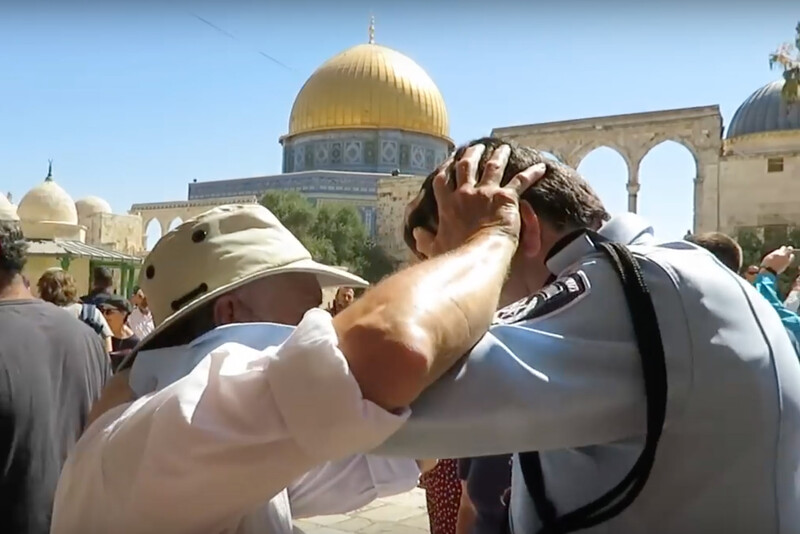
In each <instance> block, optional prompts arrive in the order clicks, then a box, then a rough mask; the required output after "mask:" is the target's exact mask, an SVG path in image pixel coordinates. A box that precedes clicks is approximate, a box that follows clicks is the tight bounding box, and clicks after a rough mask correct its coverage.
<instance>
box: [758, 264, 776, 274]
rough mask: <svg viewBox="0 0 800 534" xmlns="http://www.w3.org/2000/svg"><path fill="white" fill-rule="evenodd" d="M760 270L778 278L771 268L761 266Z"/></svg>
mask: <svg viewBox="0 0 800 534" xmlns="http://www.w3.org/2000/svg"><path fill="white" fill-rule="evenodd" d="M761 270H762V271H767V272H768V273H772V274H773V275H775V276H778V273H777V272H776V271H775V269H773V268H772V267H767V266H765V265H762V266H761Z"/></svg>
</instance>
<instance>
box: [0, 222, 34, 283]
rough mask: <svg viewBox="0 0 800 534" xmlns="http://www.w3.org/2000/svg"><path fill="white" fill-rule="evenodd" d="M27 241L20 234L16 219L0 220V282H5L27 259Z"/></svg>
mask: <svg viewBox="0 0 800 534" xmlns="http://www.w3.org/2000/svg"><path fill="white" fill-rule="evenodd" d="M27 250H28V242H27V241H25V238H24V237H23V235H22V228H21V227H20V225H19V223H18V222H17V221H0V283H2V284H6V283H8V282H10V281H11V279H12V278H13V277H14V276H16V275H17V274H21V273H22V269H23V268H24V267H25V264H26V263H27V261H28V257H27V254H26V252H27Z"/></svg>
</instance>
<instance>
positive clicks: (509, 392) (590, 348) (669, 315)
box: [377, 215, 800, 534]
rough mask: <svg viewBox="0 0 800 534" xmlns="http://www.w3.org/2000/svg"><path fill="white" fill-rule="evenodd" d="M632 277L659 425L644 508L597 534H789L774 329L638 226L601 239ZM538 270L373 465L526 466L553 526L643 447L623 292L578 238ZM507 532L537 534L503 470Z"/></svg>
mask: <svg viewBox="0 0 800 534" xmlns="http://www.w3.org/2000/svg"><path fill="white" fill-rule="evenodd" d="M600 233H601V235H605V237H607V238H609V239H611V240H615V241H620V242H624V243H628V244H629V245H630V249H631V250H632V251H633V252H634V254H635V255H636V257H637V258H638V259H639V260H640V263H641V264H642V270H643V272H644V278H645V281H646V284H647V286H648V287H649V290H650V293H651V295H652V300H653V303H654V306H655V309H656V315H657V318H658V323H659V327H660V331H661V336H662V339H663V346H664V352H665V360H666V368H667V380H668V400H667V409H666V423H665V426H664V431H663V434H662V436H661V441H660V444H659V447H658V450H657V455H656V459H655V465H654V467H653V470H652V472H651V474H650V478H649V481H648V483H647V485H646V486H645V487H644V490H643V491H642V493H641V494H640V495H639V496H638V498H637V499H636V500H635V501H634V502H633V504H631V505H630V506H629V507H628V508H627V509H626V510H624V511H623V512H622V513H621V514H620V515H618V516H617V517H615V518H613V519H611V520H609V521H607V522H605V523H602V524H600V525H598V526H595V527H592V528H590V529H587V530H584V531H582V532H587V533H592V534H596V533H609V534H639V533H644V532H647V533H649V534H660V533H663V534H674V533H678V532H681V533H684V534H691V533H706V532H726V533H728V534H731V533H743V534H745V533H747V534H751V533H755V532H758V533H767V532H769V533H780V534H789V533H794V532H800V478H798V475H800V365H798V361H797V357H796V355H795V352H794V349H793V347H792V345H791V343H790V340H789V337H788V335H787V332H786V330H785V329H784V327H783V325H782V324H781V321H780V319H779V318H778V316H777V315H776V314H775V312H774V311H773V310H772V309H771V307H770V304H769V303H768V302H766V301H765V300H764V299H763V298H762V297H761V296H760V295H759V294H758V292H757V291H756V290H755V289H754V288H753V287H751V286H750V285H749V284H747V283H746V282H745V281H744V280H742V279H741V278H740V277H739V276H737V275H736V274H735V273H733V272H731V271H730V270H729V269H727V268H725V267H724V266H723V265H722V264H721V263H719V261H718V260H716V258H714V257H713V256H712V255H711V254H710V253H709V252H707V251H706V250H704V249H701V248H699V247H697V246H695V245H693V244H690V243H687V242H682V241H681V242H675V243H666V244H658V245H657V244H655V243H654V240H653V236H652V229H650V228H649V226H648V225H647V224H646V223H644V222H643V221H642V220H641V219H639V218H638V217H636V216H632V215H626V216H624V217H623V218H614V219H612V221H610V222H609V223H608V225H606V227H604V228H603V229H602V230H601V232H600ZM556 249H557V251H556V252H555V253H554V254H552V256H551V257H550V258H549V259H548V261H547V266H548V267H549V269H550V271H551V272H552V273H553V274H554V275H556V276H557V284H558V288H560V289H558V290H554V289H553V288H554V287H556V286H551V287H550V288H546V289H545V290H543V291H542V292H541V293H540V294H539V295H538V296H537V297H536V298H533V299H526V300H525V301H523V302H521V303H520V304H518V305H517V306H516V308H512V309H510V310H506V311H505V315H506V316H508V315H509V314H511V315H513V314H516V315H517V317H519V318H521V320H520V321H519V322H517V323H515V324H498V325H496V326H494V327H493V328H492V329H491V331H490V333H488V334H487V335H486V336H485V337H484V338H483V339H482V340H481V341H480V342H479V343H478V344H477V345H476V347H475V348H474V349H473V350H472V352H471V353H470V354H469V355H468V357H467V358H465V360H464V361H463V362H462V363H461V364H460V365H459V366H458V367H457V368H454V369H453V370H451V372H450V373H449V374H447V375H445V377H443V378H442V379H441V380H440V381H439V382H437V383H436V384H434V385H433V386H432V387H431V388H430V389H428V390H427V391H426V392H425V393H423V395H422V396H421V397H420V399H419V400H418V401H417V402H416V403H415V404H414V405H412V407H411V408H412V414H411V416H410V418H409V420H408V421H407V422H406V423H405V424H404V426H403V427H401V429H400V430H399V431H398V432H397V433H395V434H393V435H392V436H391V437H390V438H389V439H388V440H387V441H386V442H385V443H384V445H382V446H381V447H379V449H378V451H377V452H379V453H381V454H387V455H401V456H410V457H440V458H453V457H468V456H479V455H493V454H501V453H509V452H523V451H539V452H540V458H541V463H542V470H543V474H544V480H545V487H546V490H547V494H548V496H549V498H550V500H551V502H553V504H554V505H555V507H556V510H557V512H558V514H559V515H563V514H564V513H567V512H570V511H572V510H574V509H576V508H578V507H580V506H582V505H584V504H586V503H588V502H591V501H593V500H594V499H596V498H598V497H599V496H601V495H602V494H604V493H606V491H608V490H609V489H610V488H611V487H613V486H614V485H616V484H617V483H618V482H620V480H622V478H623V477H624V476H625V475H626V474H627V473H628V471H629V470H630V469H631V467H632V465H633V463H634V462H635V461H636V459H637V458H638V456H639V454H640V452H641V451H642V448H643V443H644V437H645V435H646V406H647V402H646V397H645V391H644V383H643V375H642V366H641V362H640V355H639V351H638V349H637V344H636V338H635V336H634V332H633V327H632V322H631V317H630V312H629V311H628V306H627V304H626V301H625V298H624V295H623V290H622V285H621V282H620V280H619V278H618V277H617V274H616V273H615V272H614V270H613V268H612V265H611V263H610V262H609V260H608V259H607V257H606V256H604V255H602V254H601V253H599V252H598V251H597V250H596V249H595V247H594V245H593V244H592V243H591V241H590V239H589V238H588V237H587V235H586V234H580V235H577V236H574V235H573V236H572V237H571V239H570V240H568V242H566V243H560V244H559V245H558V246H557V247H556V248H554V250H556ZM510 510H511V518H510V520H511V521H510V522H511V530H512V532H514V533H516V534H532V533H535V532H537V531H538V529H539V528H540V527H541V521H540V519H539V517H538V516H537V513H536V511H535V508H534V506H533V503H532V500H531V499H530V496H529V492H528V491H527V488H526V487H525V482H524V480H523V477H522V474H521V471H520V467H519V462H517V461H515V462H514V469H513V485H512V495H511V508H510Z"/></svg>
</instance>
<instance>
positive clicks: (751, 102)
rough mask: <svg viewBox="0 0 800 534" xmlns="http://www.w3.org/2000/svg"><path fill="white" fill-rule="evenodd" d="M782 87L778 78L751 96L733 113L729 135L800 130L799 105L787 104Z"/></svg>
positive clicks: (781, 82) (781, 81) (729, 136)
mask: <svg viewBox="0 0 800 534" xmlns="http://www.w3.org/2000/svg"><path fill="white" fill-rule="evenodd" d="M781 89H783V80H778V81H775V82H772V83H768V84H767V85H765V86H764V87H762V88H761V89H759V90H758V91H756V92H755V93H753V94H752V95H750V96H749V97H748V98H747V100H745V101H744V102H743V103H742V105H741V106H739V109H737V110H736V113H734V115H733V120H731V124H730V126H728V133H727V135H726V137H727V138H728V139H730V138H731V137H738V136H740V135H748V134H756V133H765V132H776V131H781V130H800V104H795V105H793V106H791V107H788V106H787V105H786V102H785V101H784V100H783V97H782V96H781Z"/></svg>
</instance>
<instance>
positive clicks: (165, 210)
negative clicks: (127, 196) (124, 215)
mask: <svg viewBox="0 0 800 534" xmlns="http://www.w3.org/2000/svg"><path fill="white" fill-rule="evenodd" d="M257 202H258V199H257V198H256V197H255V196H246V197H228V198H210V199H203V200H189V201H175V202H147V203H142V204H134V205H132V206H131V209H130V210H129V213H130V214H132V215H139V216H140V217H141V218H142V236H143V239H144V240H145V241H146V240H147V228H148V226H150V223H152V222H153V221H156V222H157V223H158V225H159V231H160V235H161V236H163V235H164V234H166V233H167V232H168V231H169V230H170V229H171V228H174V227H175V226H176V224H179V223H180V222H182V221H186V220H189V219H191V218H193V217H196V216H198V215H200V214H201V213H204V212H206V211H208V210H210V209H213V208H215V207H217V206H225V205H228V204H256V203H257ZM142 246H143V247H145V246H146V243H142Z"/></svg>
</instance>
